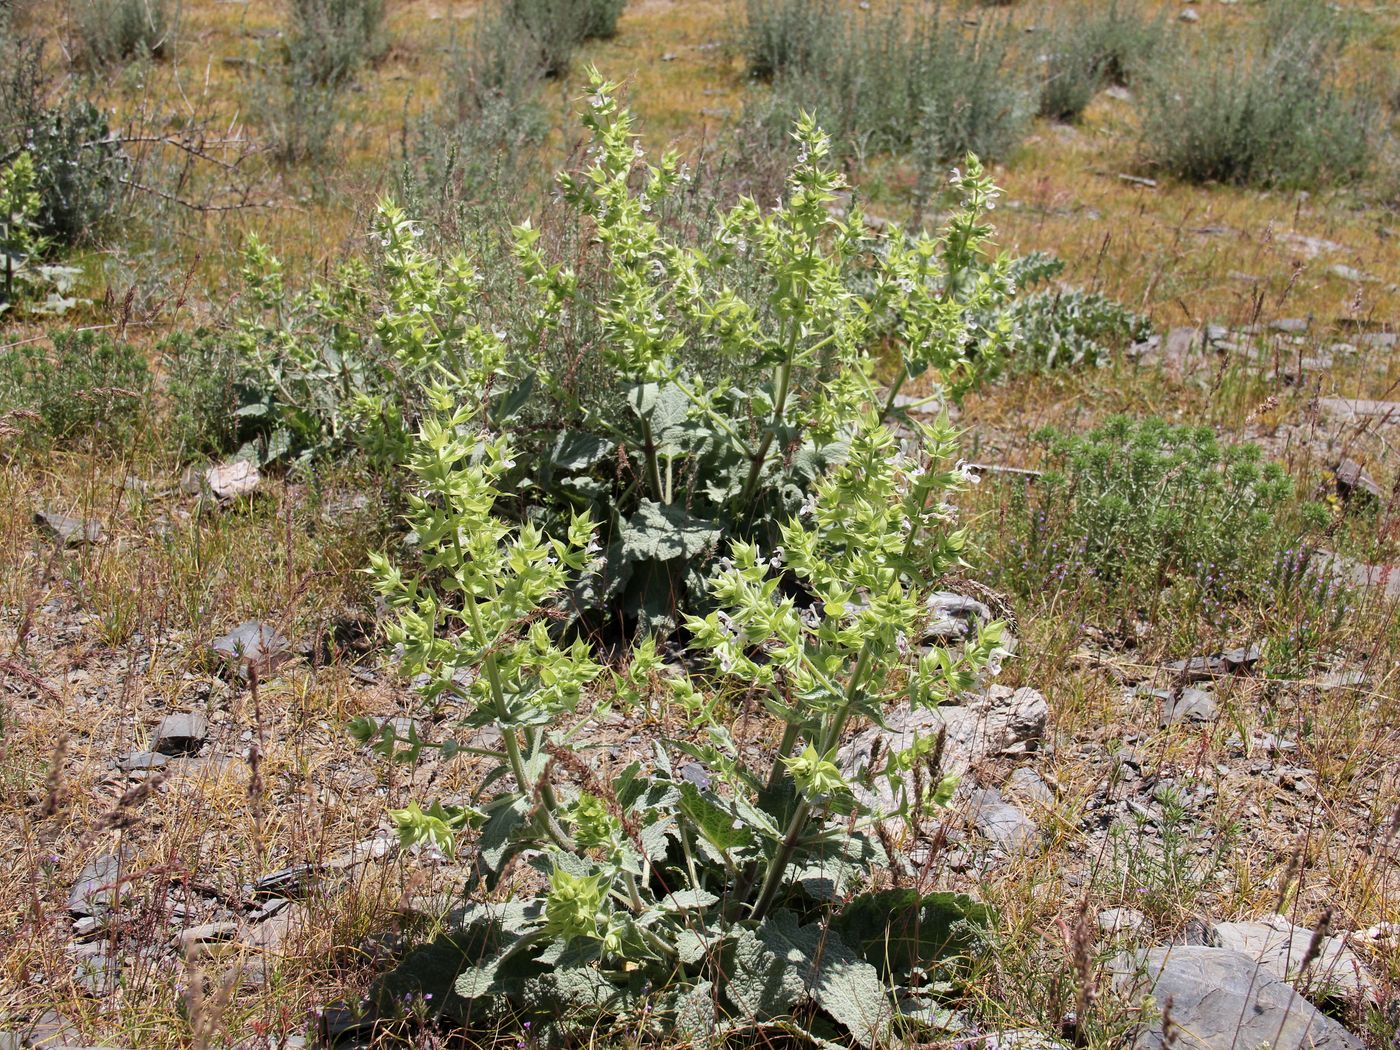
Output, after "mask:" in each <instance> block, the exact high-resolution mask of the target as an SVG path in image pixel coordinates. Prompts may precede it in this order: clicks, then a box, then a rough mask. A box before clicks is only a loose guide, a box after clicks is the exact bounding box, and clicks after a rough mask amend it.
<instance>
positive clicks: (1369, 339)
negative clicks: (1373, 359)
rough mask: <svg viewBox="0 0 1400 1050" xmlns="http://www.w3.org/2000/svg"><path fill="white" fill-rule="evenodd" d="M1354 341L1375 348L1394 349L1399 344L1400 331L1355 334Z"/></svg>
mask: <svg viewBox="0 0 1400 1050" xmlns="http://www.w3.org/2000/svg"><path fill="white" fill-rule="evenodd" d="M1356 341H1357V343H1359V344H1360V345H1361V346H1369V347H1372V348H1374V349H1377V350H1394V349H1395V347H1396V346H1397V345H1400V332H1365V333H1363V334H1361V335H1359V336H1357V337H1356Z"/></svg>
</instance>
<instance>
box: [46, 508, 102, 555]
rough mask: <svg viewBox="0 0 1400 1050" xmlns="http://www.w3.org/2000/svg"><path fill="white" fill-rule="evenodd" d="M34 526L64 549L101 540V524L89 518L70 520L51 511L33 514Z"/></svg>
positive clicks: (64, 515)
mask: <svg viewBox="0 0 1400 1050" xmlns="http://www.w3.org/2000/svg"><path fill="white" fill-rule="evenodd" d="M34 524H36V525H38V526H39V527H40V528H41V529H42V530H43V531H44V532H45V533H47V534H48V535H49V537H50V538H51V539H54V540H57V541H58V542H59V543H60V544H61V545H63V546H64V547H81V546H82V545H83V544H85V543H97V542H99V541H100V540H101V539H102V523H101V522H100V521H94V520H92V519H91V518H70V517H68V516H67V515H66V514H54V513H52V512H51V511H46V510H40V511H35V512H34Z"/></svg>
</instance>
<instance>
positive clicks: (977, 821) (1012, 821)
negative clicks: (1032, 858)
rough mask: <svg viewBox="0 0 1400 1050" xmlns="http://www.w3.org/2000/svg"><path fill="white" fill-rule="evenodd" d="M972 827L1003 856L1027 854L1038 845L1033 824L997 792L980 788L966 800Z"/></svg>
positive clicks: (993, 789) (1036, 831) (1038, 831)
mask: <svg viewBox="0 0 1400 1050" xmlns="http://www.w3.org/2000/svg"><path fill="white" fill-rule="evenodd" d="M967 806H968V809H967V815H968V819H969V820H970V821H971V822H972V826H973V827H974V828H976V829H977V831H978V832H979V833H980V834H981V835H982V836H983V837H984V838H986V839H988V840H990V841H991V842H992V843H993V844H994V845H995V846H996V847H997V848H998V849H1001V850H1003V851H1004V852H1006V853H1019V854H1030V853H1034V852H1035V851H1036V849H1037V848H1038V847H1039V845H1040V829H1039V828H1038V827H1036V824H1035V821H1033V820H1031V818H1030V817H1028V816H1026V815H1025V814H1024V813H1022V812H1021V811H1020V810H1019V809H1017V808H1016V807H1015V806H1013V805H1011V804H1010V803H1009V802H1007V801H1006V800H1005V799H1004V798H1003V797H1002V794H1001V792H1000V791H998V790H997V789H996V788H981V789H978V790H976V791H973V792H972V795H971V796H970V797H969V798H968V804H967Z"/></svg>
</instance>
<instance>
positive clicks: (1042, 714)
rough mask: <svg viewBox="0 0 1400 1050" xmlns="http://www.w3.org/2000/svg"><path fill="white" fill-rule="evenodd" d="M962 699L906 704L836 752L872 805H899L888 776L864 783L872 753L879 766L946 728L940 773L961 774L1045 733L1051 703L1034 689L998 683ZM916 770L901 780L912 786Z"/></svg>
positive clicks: (1021, 747) (848, 776)
mask: <svg viewBox="0 0 1400 1050" xmlns="http://www.w3.org/2000/svg"><path fill="white" fill-rule="evenodd" d="M966 700H967V702H966V703H965V704H962V705H956V706H955V705H951V704H946V705H944V706H942V707H937V708H933V709H927V708H912V707H910V706H908V705H907V704H906V705H901V706H899V707H897V708H895V710H894V711H892V712H891V713H890V714H888V715H886V716H885V725H886V726H887V727H888V728H881V727H879V726H871V727H870V728H869V729H866V730H864V731H863V732H861V733H858V734H856V735H855V736H854V737H852V738H851V739H850V740H849V741H847V742H846V744H845V745H844V746H842V748H841V749H840V751H839V752H838V753H837V759H836V761H837V765H838V766H839V767H840V768H841V772H842V773H843V774H844V775H845V777H846V779H847V780H848V781H849V782H851V783H852V785H853V789H854V790H855V792H856V793H857V794H858V795H860V796H861V797H862V799H863V800H864V801H865V802H867V803H869V804H872V805H876V806H880V807H883V808H887V809H889V808H894V806H896V805H897V804H898V803H897V801H896V799H895V792H894V791H892V790H891V788H890V786H889V783H888V782H887V781H886V780H885V779H884V778H883V777H880V778H875V780H874V782H873V784H872V786H871V787H870V788H866V787H865V786H863V784H862V783H861V781H862V778H863V777H864V776H865V773H866V770H867V769H868V768H869V767H870V765H871V757H872V755H874V756H875V758H876V763H877V764H878V765H880V766H883V764H884V758H885V756H887V755H888V754H889V753H890V751H891V750H894V751H906V750H908V749H909V748H910V747H912V746H913V745H914V743H915V742H916V741H918V740H920V739H928V738H931V737H933V736H936V735H937V734H938V732H939V731H940V730H946V731H947V737H946V739H945V740H944V746H943V760H942V765H941V768H940V771H939V772H940V774H941V775H949V774H952V775H955V776H961V775H962V774H963V773H966V772H967V770H968V768H969V767H970V766H971V765H972V764H973V763H974V762H977V761H979V760H980V759H982V758H984V757H986V756H988V755H994V754H999V753H1004V752H1007V751H1027V750H1030V749H1032V748H1033V747H1034V746H1035V742H1036V741H1038V740H1040V739H1041V738H1042V737H1043V736H1044V735H1045V723H1046V720H1047V718H1048V717H1049V710H1050V709H1049V705H1047V704H1046V702H1045V697H1044V696H1042V695H1041V694H1040V693H1039V692H1037V691H1036V690H1034V689H1028V688H1021V689H1016V690H1014V691H1013V690H1011V689H1008V688H1007V687H1006V686H1000V685H994V686H992V687H991V688H990V689H988V690H987V693H986V695H985V696H977V695H969V696H968V697H966ZM913 786H914V776H913V774H912V773H911V774H910V775H908V776H907V777H906V779H905V780H904V783H903V785H902V790H903V791H912V790H913Z"/></svg>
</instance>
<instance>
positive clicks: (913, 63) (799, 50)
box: [749, 3, 1034, 163]
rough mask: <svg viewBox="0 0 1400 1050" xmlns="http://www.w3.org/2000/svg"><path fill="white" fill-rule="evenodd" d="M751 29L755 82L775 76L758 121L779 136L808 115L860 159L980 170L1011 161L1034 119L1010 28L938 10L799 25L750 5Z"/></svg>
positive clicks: (831, 16) (858, 14)
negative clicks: (897, 155) (960, 161)
mask: <svg viewBox="0 0 1400 1050" xmlns="http://www.w3.org/2000/svg"><path fill="white" fill-rule="evenodd" d="M818 18H820V20H818ZM749 26H750V35H751V37H753V39H754V40H755V41H762V46H761V47H760V46H758V45H757V44H754V45H752V46H751V47H750V59H751V61H755V65H754V66H753V67H752V70H753V72H755V73H762V72H764V71H765V70H767V69H770V68H771V69H772V71H773V89H772V92H771V94H770V96H769V98H768V102H767V107H766V109H767V111H766V112H761V113H760V122H761V123H762V124H763V125H764V126H765V127H767V128H769V129H771V131H772V134H773V137H774V138H776V137H777V136H778V134H779V133H780V132H785V130H786V128H788V127H789V126H791V122H792V120H793V118H794V117H795V116H796V114H797V113H798V112H799V111H802V110H807V111H810V112H813V113H815V114H816V115H817V117H818V119H819V120H821V121H822V123H823V126H824V127H826V128H827V129H828V131H829V133H830V134H831V135H832V137H833V139H834V140H835V141H836V142H837V143H838V144H839V145H842V146H844V147H845V148H847V149H848V150H851V151H853V152H855V153H857V154H864V153H867V152H872V151H874V152H880V151H903V150H909V151H912V152H913V153H914V154H915V156H916V157H917V158H918V159H919V160H920V161H921V163H931V162H939V163H941V162H943V161H947V160H950V159H955V158H960V157H962V156H963V155H965V154H967V153H969V152H972V153H976V154H977V155H978V156H979V157H981V158H983V159H984V160H985V159H988V158H997V157H1004V156H1006V155H1007V154H1008V153H1009V152H1010V151H1011V149H1012V148H1013V147H1014V146H1015V145H1016V144H1017V143H1018V142H1019V141H1020V139H1021V136H1022V134H1023V133H1024V130H1025V127H1026V124H1027V121H1028V119H1029V117H1030V115H1031V113H1032V111H1033V109H1034V103H1033V100H1032V99H1031V96H1030V92H1029V90H1028V85H1027V83H1026V82H1025V78H1024V77H1022V76H1020V75H1019V74H1018V73H1017V72H1016V70H1015V68H1014V52H1013V49H1012V47H1011V41H1012V35H1011V27H1010V25H1009V23H1007V22H1005V21H984V22H983V23H982V24H979V25H978V26H975V27H968V26H967V25H965V24H964V23H963V22H962V21H961V20H960V19H957V18H953V17H947V16H945V14H944V12H943V11H942V10H941V8H935V9H933V10H932V11H923V12H917V13H910V12H909V11H908V10H907V9H905V8H904V7H893V8H891V9H889V10H888V11H884V12H879V13H872V12H863V11H855V12H844V13H842V12H841V11H840V10H839V9H833V10H832V11H831V12H828V13H826V14H825V15H821V16H812V15H807V16H802V15H799V14H794V13H792V11H791V10H789V9H787V8H783V7H779V8H774V7H773V5H763V4H757V3H755V4H754V5H752V6H751V8H750V14H749Z"/></svg>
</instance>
